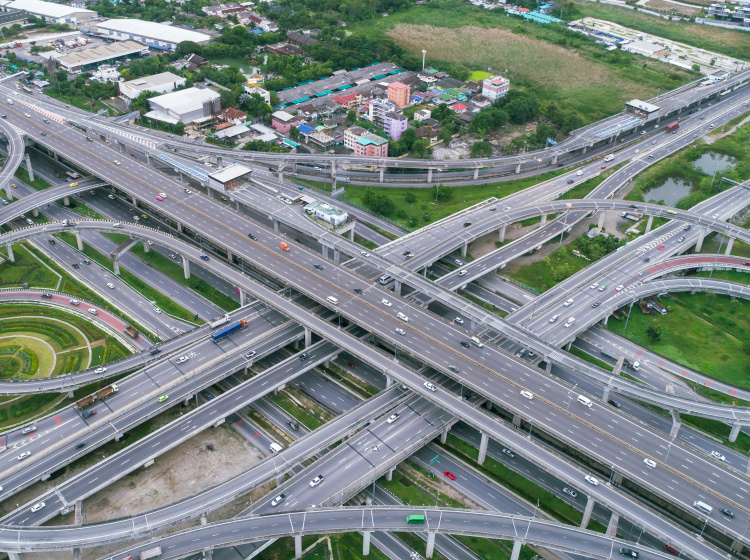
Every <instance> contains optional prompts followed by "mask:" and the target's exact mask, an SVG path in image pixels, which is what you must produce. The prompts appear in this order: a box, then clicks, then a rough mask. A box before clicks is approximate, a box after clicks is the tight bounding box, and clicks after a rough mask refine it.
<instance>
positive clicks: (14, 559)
mask: <svg viewBox="0 0 750 560" xmlns="http://www.w3.org/2000/svg"><path fill="white" fill-rule="evenodd" d="M6 554H7V555H8V560H21V555H20V554H19V553H18V552H6Z"/></svg>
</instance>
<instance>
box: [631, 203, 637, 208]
mask: <svg viewBox="0 0 750 560" xmlns="http://www.w3.org/2000/svg"><path fill="white" fill-rule="evenodd" d="M630 207H631V208H638V207H637V206H636V205H635V204H631V205H630Z"/></svg>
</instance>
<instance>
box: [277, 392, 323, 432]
mask: <svg viewBox="0 0 750 560" xmlns="http://www.w3.org/2000/svg"><path fill="white" fill-rule="evenodd" d="M271 400H272V401H273V402H275V403H276V404H277V405H279V406H280V407H281V408H283V409H284V410H285V411H286V412H288V413H289V414H290V415H291V416H293V417H294V418H296V419H297V420H298V421H299V422H300V423H301V424H304V425H305V426H306V427H308V428H309V429H311V430H315V429H317V428H320V427H321V426H322V425H323V423H322V422H321V421H320V420H318V419H317V418H315V417H314V416H313V415H312V414H310V413H308V412H307V411H306V410H303V409H302V408H300V407H299V406H298V405H297V404H296V403H294V402H292V400H291V399H290V398H289V397H287V396H286V395H284V394H281V393H280V394H278V395H271Z"/></svg>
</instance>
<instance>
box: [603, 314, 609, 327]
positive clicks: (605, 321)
mask: <svg viewBox="0 0 750 560" xmlns="http://www.w3.org/2000/svg"><path fill="white" fill-rule="evenodd" d="M607 321H609V315H605V316H604V319H602V325H606V324H607Z"/></svg>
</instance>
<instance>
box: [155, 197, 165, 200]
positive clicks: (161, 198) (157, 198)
mask: <svg viewBox="0 0 750 560" xmlns="http://www.w3.org/2000/svg"><path fill="white" fill-rule="evenodd" d="M156 200H158V201H162V200H164V198H163V197H161V196H157V197H156Z"/></svg>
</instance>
